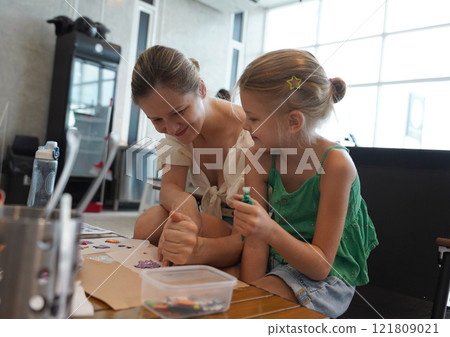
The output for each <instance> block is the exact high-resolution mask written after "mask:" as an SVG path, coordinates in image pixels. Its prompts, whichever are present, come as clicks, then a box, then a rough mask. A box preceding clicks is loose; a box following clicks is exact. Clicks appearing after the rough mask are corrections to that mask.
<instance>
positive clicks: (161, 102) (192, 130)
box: [138, 87, 205, 144]
mask: <svg viewBox="0 0 450 337" xmlns="http://www.w3.org/2000/svg"><path fill="white" fill-rule="evenodd" d="M156 90H157V92H152V93H151V94H150V95H149V96H146V97H143V98H140V99H139V100H138V103H139V106H140V107H141V109H142V110H143V111H144V113H145V114H146V115H147V118H148V119H150V121H151V122H152V123H153V125H154V126H155V129H156V131H158V132H160V133H165V134H168V135H171V136H174V137H176V138H177V139H178V141H180V142H181V143H183V144H188V143H191V142H192V141H193V140H194V139H195V138H197V136H198V135H199V134H200V131H201V129H202V126H203V122H204V120H205V107H204V105H203V98H202V96H200V94H198V93H194V92H192V93H188V94H179V93H177V92H175V91H173V90H171V89H168V88H165V87H158V88H156Z"/></svg>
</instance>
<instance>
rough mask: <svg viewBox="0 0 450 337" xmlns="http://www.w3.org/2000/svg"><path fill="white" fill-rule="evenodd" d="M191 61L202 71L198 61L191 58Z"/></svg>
mask: <svg viewBox="0 0 450 337" xmlns="http://www.w3.org/2000/svg"><path fill="white" fill-rule="evenodd" d="M189 60H191V62H192V63H194V66H195V68H197V70H198V71H200V63H198V61H197V60H196V59H194V58H190V59H189Z"/></svg>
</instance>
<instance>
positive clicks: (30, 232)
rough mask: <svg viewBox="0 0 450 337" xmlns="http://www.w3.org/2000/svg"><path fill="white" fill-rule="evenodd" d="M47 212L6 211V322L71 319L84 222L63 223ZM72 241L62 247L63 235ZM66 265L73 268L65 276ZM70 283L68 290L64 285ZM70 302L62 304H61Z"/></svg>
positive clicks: (1, 288)
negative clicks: (47, 215) (47, 216)
mask: <svg viewBox="0 0 450 337" xmlns="http://www.w3.org/2000/svg"><path fill="white" fill-rule="evenodd" d="M43 211H44V210H43V209H41V208H28V207H24V206H2V207H0V318H67V317H69V315H70V309H71V298H72V292H73V283H74V278H75V274H76V266H77V258H78V254H77V251H78V235H79V233H80V228H81V219H80V218H78V217H74V216H72V217H71V218H70V220H69V221H65V222H66V223H65V224H64V228H62V227H63V226H62V225H63V224H61V220H60V217H59V212H54V213H53V214H51V215H50V217H49V219H48V220H45V219H44V218H43V217H42V215H43V213H44V212H43ZM63 232H64V233H65V234H64V236H65V238H67V235H69V236H70V238H69V239H68V240H67V239H65V240H67V241H65V245H62V246H61V245H60V243H61V240H62V238H63V234H62V233H63ZM61 265H65V266H68V268H65V269H66V271H65V272H63V271H61V269H60V267H59V266H61ZM68 279H69V280H70V281H71V282H69V283H67V284H69V286H68V287H65V289H66V291H65V292H64V291H61V290H60V289H59V288H60V287H59V285H60V280H66V281H67V280H68ZM62 298H63V299H64V300H61V299H62Z"/></svg>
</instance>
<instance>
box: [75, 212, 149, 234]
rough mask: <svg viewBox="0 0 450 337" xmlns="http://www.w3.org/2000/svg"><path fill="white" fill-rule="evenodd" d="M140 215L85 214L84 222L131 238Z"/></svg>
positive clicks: (132, 213)
mask: <svg viewBox="0 0 450 337" xmlns="http://www.w3.org/2000/svg"><path fill="white" fill-rule="evenodd" d="M139 215H140V213H139V212H138V211H119V212H114V211H102V212H100V213H84V214H83V221H84V222H86V223H88V224H90V225H93V226H97V227H101V228H104V229H109V230H112V231H114V232H116V233H117V234H120V235H123V236H125V237H128V238H131V237H132V236H133V229H134V224H135V223H136V219H137V218H138V216H139Z"/></svg>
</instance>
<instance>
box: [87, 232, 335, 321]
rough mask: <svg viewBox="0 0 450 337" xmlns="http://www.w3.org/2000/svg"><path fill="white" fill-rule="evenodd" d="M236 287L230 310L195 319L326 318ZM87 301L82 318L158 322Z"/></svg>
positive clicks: (144, 313)
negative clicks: (90, 310) (90, 312)
mask: <svg viewBox="0 0 450 337" xmlns="http://www.w3.org/2000/svg"><path fill="white" fill-rule="evenodd" d="M98 237H102V238H106V237H115V235H107V236H103V235H102V236H100V235H98V236H97V238H98ZM239 283H240V284H238V286H236V287H235V288H234V290H233V295H232V298H231V304H230V308H229V309H228V310H227V311H226V312H223V313H218V314H212V315H206V316H199V317H198V318H201V319H208V318H213V319H222V318H272V319H277V318H285V319H315V318H327V317H326V316H323V315H322V314H319V313H317V312H315V311H312V310H309V309H307V308H305V307H301V306H300V305H299V304H298V303H294V302H291V301H288V300H286V299H284V298H282V297H279V296H277V295H274V294H272V293H269V292H267V291H265V290H263V289H260V288H256V287H254V286H252V285H248V284H246V283H244V282H239ZM89 301H90V302H91V303H92V304H93V306H94V316H91V317H83V318H100V319H105V318H113V319H124V318H132V319H136V318H159V316H157V315H156V314H154V313H152V312H151V311H149V310H147V309H146V308H144V307H143V306H137V307H133V308H129V309H123V310H113V309H112V308H111V307H110V306H109V305H108V304H106V303H105V302H103V301H101V300H99V299H96V298H94V297H89Z"/></svg>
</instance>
